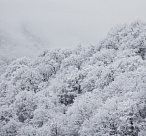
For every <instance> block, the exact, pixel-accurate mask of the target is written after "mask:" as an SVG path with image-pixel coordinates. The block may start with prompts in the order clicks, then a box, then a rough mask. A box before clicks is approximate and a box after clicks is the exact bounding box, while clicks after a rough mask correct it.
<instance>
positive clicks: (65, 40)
mask: <svg viewBox="0 0 146 136" xmlns="http://www.w3.org/2000/svg"><path fill="white" fill-rule="evenodd" d="M135 20H142V21H145V22H146V0H0V28H3V29H5V30H6V31H11V33H12V35H13V37H16V36H18V35H19V33H18V30H19V28H20V26H21V25H22V24H24V25H27V26H29V28H31V31H33V33H35V34H37V35H38V36H40V37H41V38H42V39H43V40H45V41H47V47H48V48H53V47H58V46H61V47H73V46H77V45H78V44H82V45H89V44H96V43H98V41H99V40H100V39H102V38H104V36H106V34H107V32H108V31H109V30H110V28H112V27H113V26H115V25H117V24H124V23H131V22H133V21H135ZM13 33H14V34H13Z"/></svg>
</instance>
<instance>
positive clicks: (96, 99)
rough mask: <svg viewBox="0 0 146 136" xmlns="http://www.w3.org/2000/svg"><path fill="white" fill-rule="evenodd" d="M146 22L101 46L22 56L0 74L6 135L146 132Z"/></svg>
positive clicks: (0, 134)
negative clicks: (30, 57)
mask: <svg viewBox="0 0 146 136" xmlns="http://www.w3.org/2000/svg"><path fill="white" fill-rule="evenodd" d="M145 54H146V24H145V23H143V22H140V21H137V22H134V23H131V24H130V25H120V26H117V27H115V28H113V29H112V30H111V31H110V32H109V33H108V34H107V37H106V38H105V39H103V40H102V41H100V42H99V43H98V44H97V45H96V46H89V47H86V48H83V47H81V46H78V47H77V48H76V49H74V50H69V49H56V50H50V51H48V50H45V51H43V52H42V53H41V54H40V55H39V56H38V57H36V58H34V59H29V58H26V57H23V58H18V59H16V60H14V61H13V62H11V63H10V64H9V65H8V66H7V67H6V70H5V72H4V73H3V74H2V75H1V77H0V136H110V135H113V136H114V135H115V136H145V134H146V60H145V56H146V55H145Z"/></svg>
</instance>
